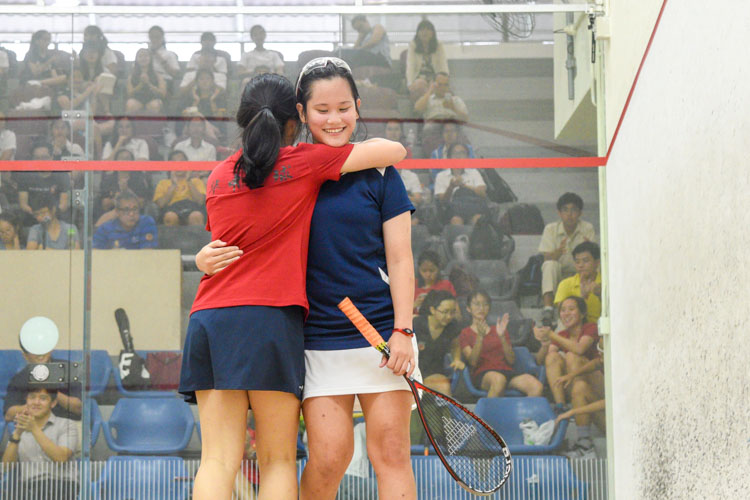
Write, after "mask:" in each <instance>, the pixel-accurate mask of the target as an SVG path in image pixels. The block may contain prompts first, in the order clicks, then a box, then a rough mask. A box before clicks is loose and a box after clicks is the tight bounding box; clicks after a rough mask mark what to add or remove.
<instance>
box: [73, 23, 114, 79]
mask: <svg viewBox="0 0 750 500" xmlns="http://www.w3.org/2000/svg"><path fill="white" fill-rule="evenodd" d="M86 42H95V43H98V44H100V45H101V46H102V47H103V48H104V50H103V52H102V65H103V66H104V68H105V69H106V70H107V71H109V72H110V73H112V74H113V75H115V76H117V75H119V74H120V71H121V69H122V68H120V61H119V60H118V59H117V54H115V51H114V50H112V49H110V48H109V42H108V41H107V38H106V37H105V36H104V33H103V32H102V30H101V29H100V28H99V26H95V25H93V24H90V25H88V26H86V27H85V28H84V30H83V43H84V44H85V43H86Z"/></svg>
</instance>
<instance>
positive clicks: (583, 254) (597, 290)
mask: <svg viewBox="0 0 750 500" xmlns="http://www.w3.org/2000/svg"><path fill="white" fill-rule="evenodd" d="M573 260H574V262H575V266H576V273H575V274H574V275H573V276H571V277H570V278H565V279H564V280H562V281H561V282H560V284H559V285H558V286H557V292H556V293H555V305H559V304H560V303H561V302H562V301H563V299H565V298H566V297H570V296H572V295H573V296H576V297H581V298H583V300H585V301H586V309H587V310H588V317H587V318H586V322H587V323H596V321H597V320H598V319H599V316H601V315H602V301H601V295H602V277H601V275H600V274H599V245H597V244H596V243H594V242H593V241H584V242H583V243H580V244H579V245H578V246H576V247H575V248H574V249H573Z"/></svg>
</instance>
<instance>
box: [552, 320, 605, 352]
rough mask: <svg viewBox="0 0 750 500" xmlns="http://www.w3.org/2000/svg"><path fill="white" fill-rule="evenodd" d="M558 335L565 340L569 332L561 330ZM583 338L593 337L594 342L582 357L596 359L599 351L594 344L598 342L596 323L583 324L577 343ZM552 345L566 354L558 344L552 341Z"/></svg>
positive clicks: (568, 336)
mask: <svg viewBox="0 0 750 500" xmlns="http://www.w3.org/2000/svg"><path fill="white" fill-rule="evenodd" d="M558 335H559V336H561V337H564V338H566V339H569V338H570V332H569V331H568V330H563V331H561V332H559V333H558ZM584 337H593V338H594V342H592V344H591V346H590V347H589V348H588V350H587V351H586V352H585V353H583V355H584V356H585V357H586V358H588V359H596V358H597V357H598V356H599V351H597V349H596V343H597V342H599V330H598V329H597V328H596V323H585V324H584V325H583V326H582V327H581V336H580V337H578V341H579V342H580V341H581V340H583V338H584ZM552 343H553V344H555V345H556V346H557V347H559V348H560V350H561V351H563V352H567V351H566V350H565V349H563V347H562V346H561V345H560V344H558V343H556V342H554V341H553V342H552Z"/></svg>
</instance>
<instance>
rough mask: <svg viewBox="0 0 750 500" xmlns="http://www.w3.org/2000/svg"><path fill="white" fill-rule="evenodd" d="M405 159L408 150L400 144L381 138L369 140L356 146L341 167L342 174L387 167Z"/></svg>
mask: <svg viewBox="0 0 750 500" xmlns="http://www.w3.org/2000/svg"><path fill="white" fill-rule="evenodd" d="M404 158H406V148H405V147H404V145H403V144H401V143H400V142H396V141H389V140H388V139H381V138H374V139H368V140H366V141H364V142H360V143H358V144H355V145H354V147H353V148H352V152H351V153H349V157H348V158H347V159H346V161H345V162H344V164H343V165H342V166H341V172H342V173H343V172H356V171H358V170H364V169H366V168H382V167H387V166H389V165H394V164H396V163H398V162H400V161H401V160H403V159H404Z"/></svg>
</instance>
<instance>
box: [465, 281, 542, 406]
mask: <svg viewBox="0 0 750 500" xmlns="http://www.w3.org/2000/svg"><path fill="white" fill-rule="evenodd" d="M491 304H492V302H491V301H490V296H489V294H488V293H487V292H485V291H484V290H476V291H474V292H472V293H471V294H469V296H468V298H467V299H466V305H467V308H466V310H467V311H469V315H470V316H471V325H470V326H467V327H466V328H464V329H463V330H461V335H459V337H458V342H459V344H460V345H461V354H462V355H463V357H464V359H465V360H466V361H467V363H468V364H469V366H470V367H471V381H472V383H473V384H474V386H475V387H479V388H481V389H482V390H483V391H487V397H488V398H498V397H501V396H502V395H503V392H504V391H505V388H506V387H510V388H511V389H516V390H518V391H521V392H522V393H524V394H526V395H527V396H541V395H542V390H543V389H544V387H543V386H542V383H541V382H540V381H539V380H538V379H537V378H536V377H535V376H533V375H531V374H530V373H517V372H515V371H513V363H515V361H516V354H515V353H514V352H513V347H512V346H511V343H510V334H509V333H508V329H507V327H508V321H509V320H510V317H509V316H508V313H505V314H503V316H502V317H501V318H498V319H497V324H496V325H492V326H490V325H488V324H487V316H488V315H489V313H490V305H491Z"/></svg>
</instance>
